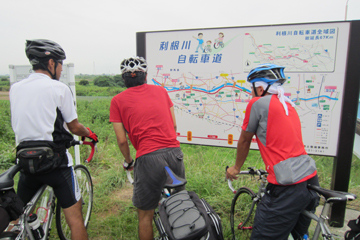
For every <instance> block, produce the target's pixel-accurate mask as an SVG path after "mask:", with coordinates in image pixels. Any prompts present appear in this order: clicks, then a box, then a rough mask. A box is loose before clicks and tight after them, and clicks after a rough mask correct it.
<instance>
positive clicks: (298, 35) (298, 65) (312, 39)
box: [244, 28, 337, 72]
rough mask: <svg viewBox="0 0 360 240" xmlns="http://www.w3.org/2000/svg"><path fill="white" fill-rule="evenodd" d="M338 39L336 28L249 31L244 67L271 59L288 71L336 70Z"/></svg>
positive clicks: (245, 47) (245, 41) (246, 39)
mask: <svg viewBox="0 0 360 240" xmlns="http://www.w3.org/2000/svg"><path fill="white" fill-rule="evenodd" d="M274 35H275V36H276V37H271V38H269V36H274ZM336 43H337V28H331V29H309V30H287V31H274V30H268V31H253V32H246V33H245V37H244V59H245V71H249V70H250V69H251V68H252V66H254V65H256V64H259V63H264V62H271V63H275V64H277V65H281V66H284V67H286V71H287V72H299V71H300V72H333V71H334V65H335V54H336Z"/></svg>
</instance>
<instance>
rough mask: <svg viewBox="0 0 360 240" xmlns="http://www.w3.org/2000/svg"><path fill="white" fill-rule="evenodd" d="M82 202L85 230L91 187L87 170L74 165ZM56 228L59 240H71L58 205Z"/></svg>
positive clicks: (91, 195) (89, 211)
mask: <svg viewBox="0 0 360 240" xmlns="http://www.w3.org/2000/svg"><path fill="white" fill-rule="evenodd" d="M74 172H75V174H76V177H77V180H78V183H79V187H80V191H81V200H82V213H83V219H84V225H85V227H86V228H87V226H88V225H89V222H90V216H91V210H92V205H93V185H92V180H91V175H90V172H89V170H88V169H87V168H86V167H85V166H83V165H76V166H75V167H74ZM56 228H57V231H58V234H59V238H60V239H61V240H67V239H71V231H70V227H69V226H68V225H67V223H66V220H65V216H64V213H63V211H62V210H61V207H60V204H57V207H56Z"/></svg>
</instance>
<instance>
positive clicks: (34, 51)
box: [25, 39, 66, 65]
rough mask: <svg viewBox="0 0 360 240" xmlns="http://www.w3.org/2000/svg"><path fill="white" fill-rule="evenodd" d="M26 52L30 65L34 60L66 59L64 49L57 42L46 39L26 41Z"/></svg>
mask: <svg viewBox="0 0 360 240" xmlns="http://www.w3.org/2000/svg"><path fill="white" fill-rule="evenodd" d="M25 52H26V56H27V58H28V59H29V60H30V63H31V60H32V59H34V58H35V59H36V58H38V59H39V58H40V59H41V58H53V59H56V60H64V59H66V55H65V51H64V50H63V49H62V47H61V46H60V45H59V44H57V43H56V42H53V41H51V40H46V39H35V40H26V48H25ZM33 65H34V64H33Z"/></svg>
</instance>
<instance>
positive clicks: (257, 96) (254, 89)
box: [252, 82, 258, 97]
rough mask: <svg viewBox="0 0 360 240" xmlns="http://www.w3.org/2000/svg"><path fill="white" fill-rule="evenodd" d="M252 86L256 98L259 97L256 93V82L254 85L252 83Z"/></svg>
mask: <svg viewBox="0 0 360 240" xmlns="http://www.w3.org/2000/svg"><path fill="white" fill-rule="evenodd" d="M252 85H253V89H254V93H255V97H258V95H257V92H256V87H255V82H253V83H252Z"/></svg>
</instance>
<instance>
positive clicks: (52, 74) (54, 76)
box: [40, 59, 58, 80]
mask: <svg viewBox="0 0 360 240" xmlns="http://www.w3.org/2000/svg"><path fill="white" fill-rule="evenodd" d="M49 60H50V59H49ZM49 60H48V61H47V64H49ZM53 61H54V62H55V68H54V73H52V72H50V70H49V68H48V67H47V65H45V64H44V62H40V65H41V66H42V67H43V68H44V69H45V70H46V71H48V73H50V76H51V79H54V80H57V79H56V68H57V65H58V62H57V61H55V60H54V59H53Z"/></svg>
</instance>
